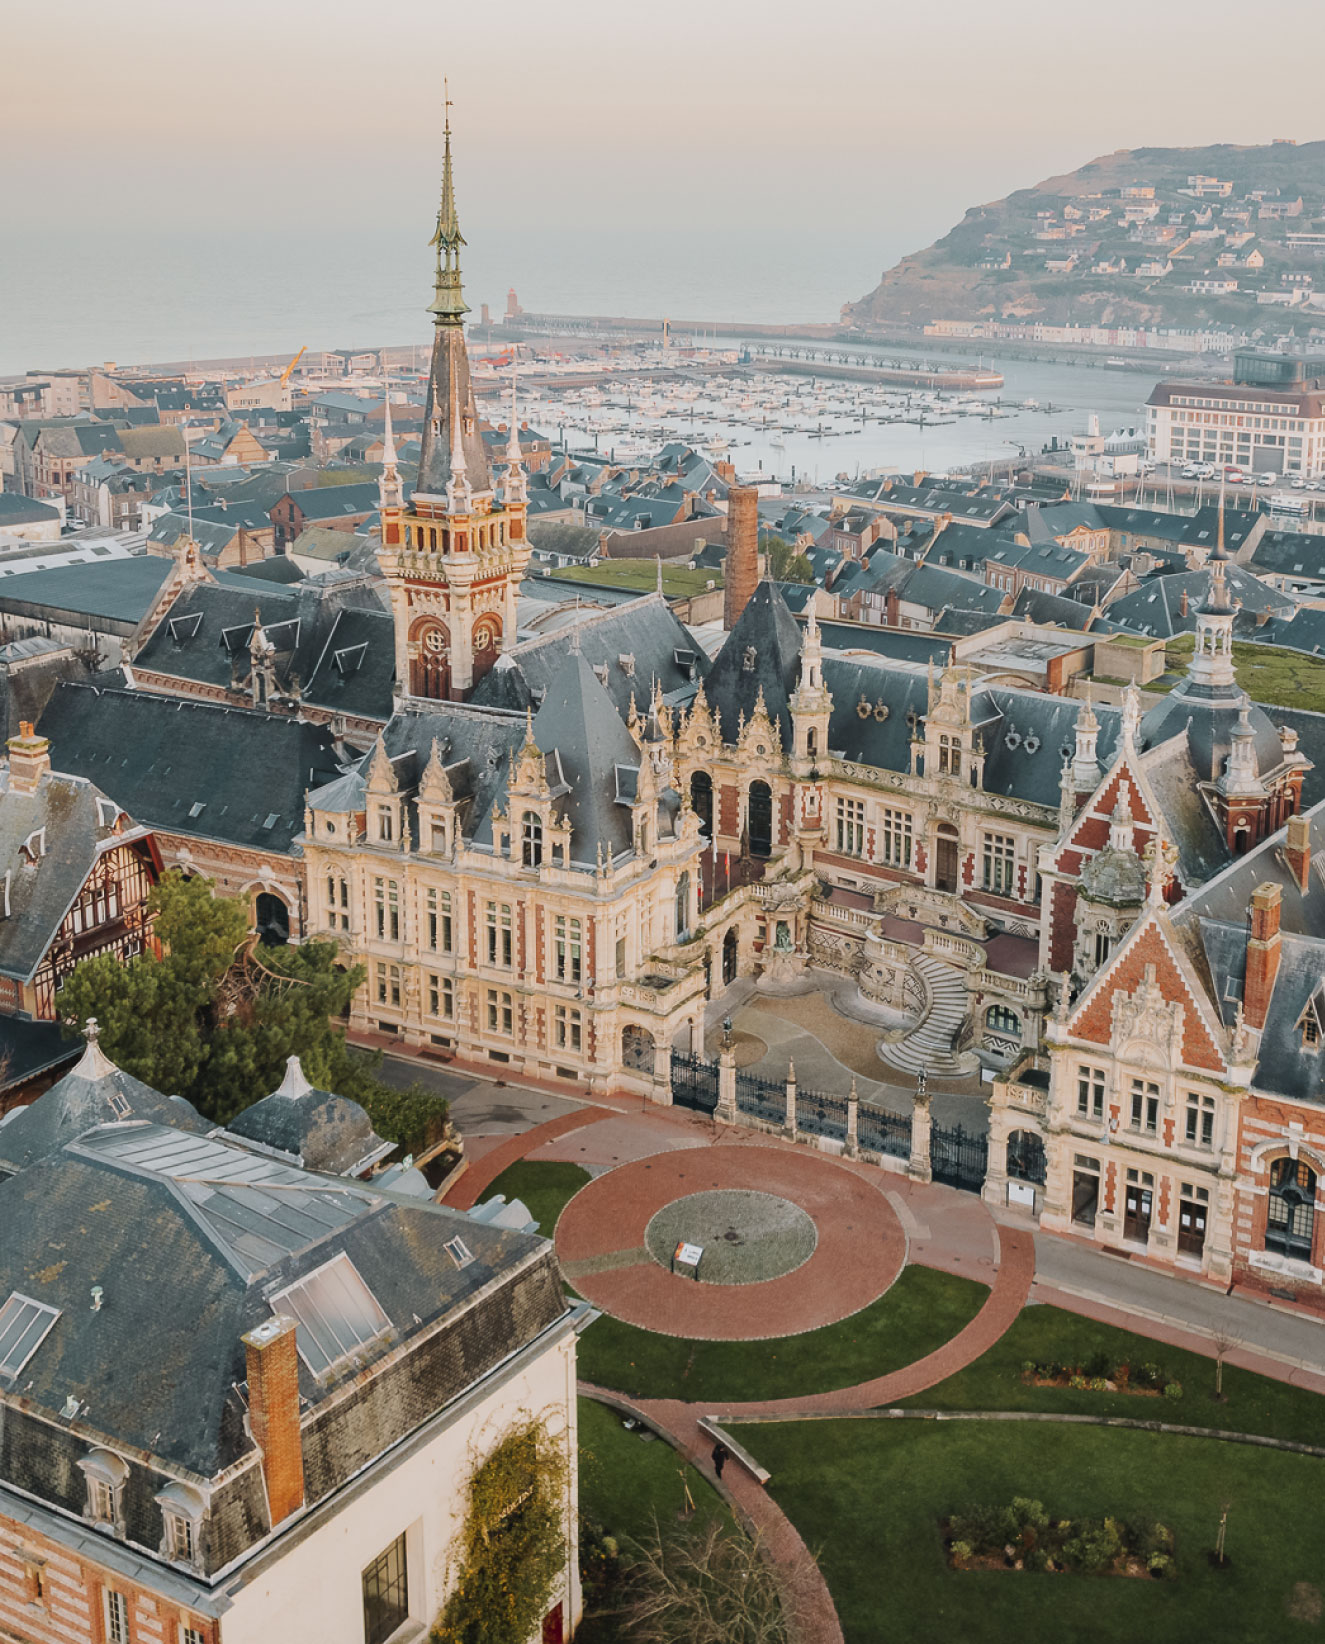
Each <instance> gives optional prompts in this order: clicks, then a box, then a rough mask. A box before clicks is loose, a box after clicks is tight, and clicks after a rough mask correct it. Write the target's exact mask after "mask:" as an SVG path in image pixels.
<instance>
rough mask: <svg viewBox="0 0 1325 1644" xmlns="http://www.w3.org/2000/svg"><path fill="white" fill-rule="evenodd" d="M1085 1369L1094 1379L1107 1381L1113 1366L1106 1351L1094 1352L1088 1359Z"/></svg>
mask: <svg viewBox="0 0 1325 1644" xmlns="http://www.w3.org/2000/svg"><path fill="white" fill-rule="evenodd" d="M1084 1368H1085V1371H1086V1374H1087V1375H1088V1376H1090V1377H1091V1378H1092V1379H1095V1380H1100V1381H1107V1380H1108V1376H1109V1371H1110V1369H1111V1366H1110V1364H1109V1355H1108V1354H1107V1353H1105V1352H1098V1353H1092V1354H1091V1355H1090V1357H1089V1358H1088V1359H1087V1360H1086V1363H1085V1367H1084Z"/></svg>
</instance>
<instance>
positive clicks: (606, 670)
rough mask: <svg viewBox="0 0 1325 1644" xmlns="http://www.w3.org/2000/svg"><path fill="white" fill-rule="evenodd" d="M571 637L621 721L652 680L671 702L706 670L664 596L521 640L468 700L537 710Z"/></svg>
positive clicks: (641, 705)
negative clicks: (594, 672) (534, 637)
mask: <svg viewBox="0 0 1325 1644" xmlns="http://www.w3.org/2000/svg"><path fill="white" fill-rule="evenodd" d="M572 633H574V635H575V636H576V638H575V643H576V644H578V646H579V648H580V653H581V655H582V656H583V657H584V659H585V661H586V662H587V663H588V664H589V666H590V668H592V669H595V670H597V671H598V672H599V679H600V683H601V684H602V685H603V688H604V689H605V690H606V691H607V694H608V696H609V697H610V698H611V700H612V703H613V706H614V707H615V708H616V711H617V713H618V714H619V715H620V717H621V718H622V719H623V720H624V719H626V718H627V717H628V716H629V713H630V703H631V698H632V697H633V698H634V700H635V706H636V709H637V711H639V712H641V713H642V712H643V711H644V709H645V707H646V705H647V704H648V702H649V701H650V700H651V699H652V695H653V685H654V681H655V680H656V681H657V683H658V687H659V689H660V690H661V691H662V693H663V695H664V696H665V697H669V696H672V695H673V693H676V692H686V691H688V690H689V688H690V687H691V686H692V685H693V683H694V681H695V680H697V679H700V678H702V677H703V676H704V675H705V673H706V672H707V671H708V666H709V664H708V659H707V657H706V656H705V654H704V649H703V647H702V646H701V645H700V644H699V642H698V641H697V640H696V639H695V638H694V637H693V636H692V635H691V633H690V630H689V629H688V628H687V627H686V626H685V624H684V623H683V622H681V621H680V620H679V618H678V617H677V616H676V614H675V613H674V612H673V610H672V608H671V606H670V605H668V603H667V601H666V599H665V598H664V597H663V595H661V594H648V595H646V596H645V597H644V598H642V599H632V600H631V601H629V603H627V604H623V605H618V606H614V607H613V608H612V609H611V610H609V611H603V612H599V613H595V614H594V615H592V616H586V617H584V618H583V619H582V620H581V621H579V622H577V623H576V624H575V626H574V628H573V629H571V628H558V629H557V630H556V631H555V632H554V633H550V634H547V635H544V636H542V637H540V638H538V639H530V640H526V641H524V642H523V643H522V644H520V645H519V646H517V647H516V649H515V650H514V651H512V652H510V653H508V654H507V655H506V656H504V657H500V658H498V660H497V662H496V663H495V664H494V665H493V667H492V668H491V669H490V671H489V672H488V673H487V674H486V675H485V676H484V677H483V678H482V679H481V680H480V681H479V683H478V685H477V686H476V687H475V690H474V695H473V698H472V700H473V701H474V702H476V703H480V704H482V705H484V706H486V707H493V708H514V709H518V710H519V711H520V712H521V713H523V711H524V709H525V708H526V707H527V706H528V705H529V704H530V703H531V702H532V703H533V704H534V706H535V708H537V705H538V704H539V703H540V702H541V701H542V700H543V697H544V693H545V692H546V690H547V688H548V685H549V682H550V681H551V680H552V678H553V677H554V676H555V675H556V674H557V673H558V672H559V671H560V670H561V666H562V663H563V661H564V659H565V656H566V647H567V644H568V643H569V642H570V636H571V634H572Z"/></svg>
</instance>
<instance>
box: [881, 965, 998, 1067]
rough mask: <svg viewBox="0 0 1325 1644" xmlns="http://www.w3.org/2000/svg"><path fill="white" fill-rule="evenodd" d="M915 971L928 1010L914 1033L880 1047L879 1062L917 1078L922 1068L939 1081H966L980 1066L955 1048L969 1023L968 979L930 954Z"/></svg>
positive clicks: (914, 1028)
mask: <svg viewBox="0 0 1325 1644" xmlns="http://www.w3.org/2000/svg"><path fill="white" fill-rule="evenodd" d="M911 971H912V973H913V974H914V975H915V976H916V977H918V978H919V981H920V983H921V985H922V986H923V988H924V990H925V997H926V1000H927V1008H926V1009H925V1011H924V1013H923V1015H922V1016H921V1018H920V1020H919V1021H918V1022H917V1023H916V1025H915V1027H913V1028H912V1029H911V1031H910V1033H908V1034H906V1035H905V1036H904V1037H903V1038H901V1039H894V1040H884V1042H883V1043H882V1044H880V1046H879V1060H880V1061H882V1062H886V1063H887V1064H888V1066H889V1067H893V1068H896V1069H897V1070H898V1072H900V1073H906V1074H909V1075H910V1077H911V1078H913V1079H914V1078H915V1077H916V1075H917V1074H918V1073H919V1072H920V1070H921V1068H924V1070H925V1072H926V1073H927V1074H929V1075H930V1076H931V1077H935V1078H940V1079H960V1078H964V1077H965V1076H966V1075H967V1074H969V1073H970V1072H972V1070H973V1069H974V1068H975V1067H976V1066H977V1065H978V1062H977V1059H976V1058H975V1057H974V1056H972V1055H971V1054H970V1052H969V1051H958V1050H954V1049H953V1046H954V1045H955V1043H956V1041H957V1036H958V1034H959V1033H960V1032H961V1031H962V1028H963V1027H964V1026H965V1023H966V1012H967V993H966V979H965V977H964V976H963V975H962V973H961V971H959V970H955V969H954V968H953V967H952V966H951V965H945V964H944V963H943V962H942V960H940V959H935V958H934V957H933V956H932V955H930V954H928V953H918V954H917V955H916V957H915V958H914V959H913V960H912V961H911Z"/></svg>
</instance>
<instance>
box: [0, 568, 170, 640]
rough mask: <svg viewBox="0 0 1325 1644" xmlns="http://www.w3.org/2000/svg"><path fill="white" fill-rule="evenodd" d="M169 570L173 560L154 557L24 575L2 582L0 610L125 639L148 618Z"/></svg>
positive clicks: (23, 573)
mask: <svg viewBox="0 0 1325 1644" xmlns="http://www.w3.org/2000/svg"><path fill="white" fill-rule="evenodd" d="M170 571H171V562H170V561H169V560H168V559H166V558H164V557H161V556H158V555H155V554H139V555H134V556H132V557H130V558H126V559H111V560H107V561H106V562H105V563H104V564H101V565H90V564H84V565H61V566H58V567H57V568H55V569H54V570H50V571H24V572H22V573H21V574H20V575H18V576H14V577H7V578H6V579H5V581H4V583H3V584H0V611H12V612H14V613H15V615H22V616H35V617H44V618H46V619H48V620H49V621H52V622H67V623H69V624H70V625H71V626H76V627H81V628H92V629H96V630H99V631H101V632H103V633H115V634H120V635H122V636H124V637H127V636H128V635H130V634H133V633H135V632H136V631H137V628H138V625H139V624H140V623H141V622H142V621H143V619H144V618H145V617H146V616H148V615H149V614H150V612H151V610H152V607H153V606H154V605H155V604H156V599H157V595H158V594H159V593H160V592H161V585H162V583H163V582H164V581H165V580H166V578H167V577H168V576H169V575H170Z"/></svg>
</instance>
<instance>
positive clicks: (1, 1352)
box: [0, 1290, 60, 1376]
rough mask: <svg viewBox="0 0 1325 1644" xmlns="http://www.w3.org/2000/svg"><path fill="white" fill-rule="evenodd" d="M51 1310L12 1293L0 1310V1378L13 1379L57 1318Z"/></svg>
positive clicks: (53, 1310)
mask: <svg viewBox="0 0 1325 1644" xmlns="http://www.w3.org/2000/svg"><path fill="white" fill-rule="evenodd" d="M59 1316H60V1315H59V1312H58V1311H57V1309H56V1308H54V1307H47V1306H46V1304H45V1303H44V1302H39V1301H33V1300H32V1298H31V1297H30V1296H22V1295H20V1294H19V1292H18V1291H17V1290H16V1291H15V1292H14V1294H13V1295H12V1296H11V1297H10V1298H9V1300H8V1301H7V1302H6V1303H5V1305H4V1306H3V1307H0V1376H16V1375H18V1373H19V1371H20V1370H21V1369H22V1368H23V1366H24V1365H25V1364H26V1363H27V1362H28V1360H29V1359H30V1358H31V1357H32V1355H33V1354H34V1353H35V1352H36V1351H37V1349H38V1348H39V1347H40V1346H41V1344H42V1342H43V1341H45V1339H46V1336H47V1334H48V1332H49V1331H50V1328H51V1326H52V1325H53V1324H54V1323H55V1321H56V1319H58V1318H59Z"/></svg>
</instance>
